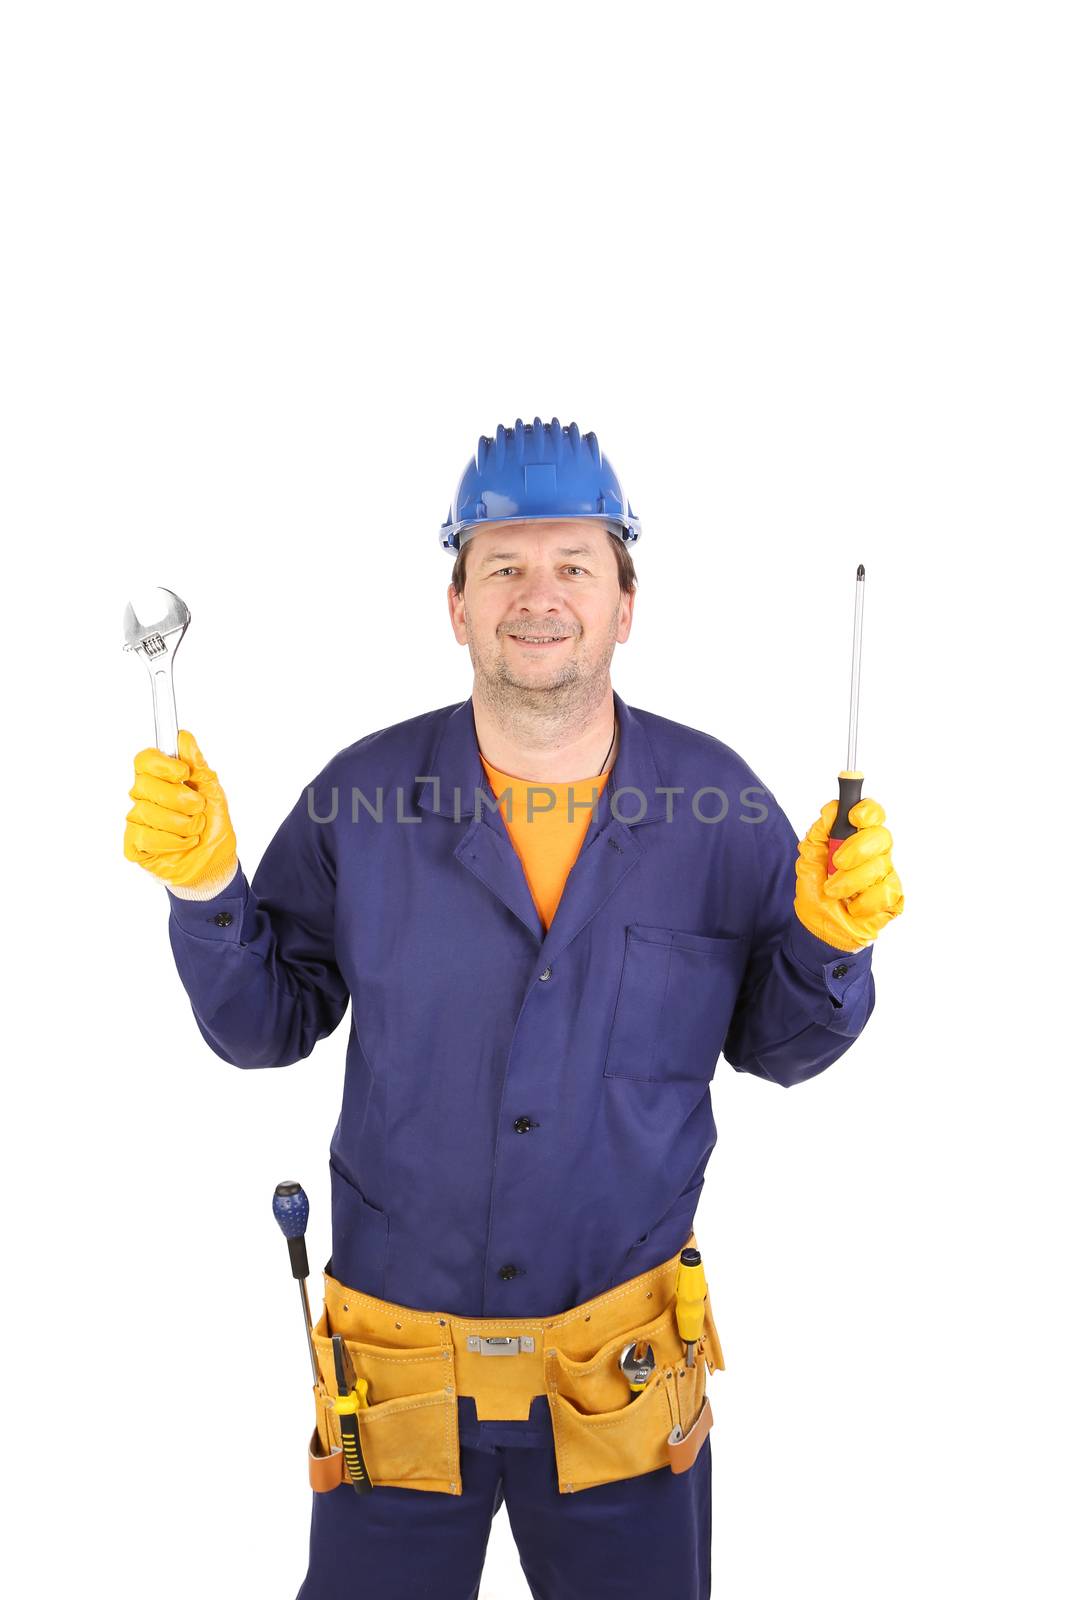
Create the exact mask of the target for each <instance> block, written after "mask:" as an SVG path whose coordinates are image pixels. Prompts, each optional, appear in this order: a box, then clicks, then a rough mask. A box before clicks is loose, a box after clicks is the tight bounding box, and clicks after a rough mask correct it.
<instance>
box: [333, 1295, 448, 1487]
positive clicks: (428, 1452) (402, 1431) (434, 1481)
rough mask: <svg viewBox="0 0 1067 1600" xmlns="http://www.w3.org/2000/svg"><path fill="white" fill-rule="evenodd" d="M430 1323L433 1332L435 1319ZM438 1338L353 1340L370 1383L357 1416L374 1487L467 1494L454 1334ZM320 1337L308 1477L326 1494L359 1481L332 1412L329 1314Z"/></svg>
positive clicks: (349, 1342)
mask: <svg viewBox="0 0 1067 1600" xmlns="http://www.w3.org/2000/svg"><path fill="white" fill-rule="evenodd" d="M338 1287H340V1286H338ZM425 1320H426V1323H427V1328H426V1330H425V1331H426V1333H428V1332H429V1330H430V1328H431V1327H432V1326H434V1325H435V1319H430V1318H427V1319H425ZM406 1331H407V1332H408V1336H410V1330H406ZM401 1332H402V1333H403V1332H405V1330H401ZM437 1332H438V1333H439V1335H440V1337H439V1339H438V1341H437V1342H436V1343H425V1344H420V1345H412V1346H408V1347H397V1348H393V1347H390V1346H387V1345H384V1344H372V1343H369V1342H367V1341H365V1340H361V1339H350V1338H348V1337H346V1338H345V1344H346V1346H347V1347H348V1351H349V1354H350V1355H351V1357H352V1361H353V1364H354V1366H355V1369H356V1372H357V1374H358V1375H359V1377H361V1378H366V1379H367V1383H368V1395H369V1398H370V1399H371V1402H372V1403H371V1404H370V1405H367V1406H361V1407H360V1408H359V1410H358V1411H357V1412H356V1413H355V1418H356V1422H357V1424H358V1427H359V1439H360V1445H361V1447H362V1450H363V1458H364V1461H365V1462H366V1466H367V1475H368V1477H369V1478H370V1481H371V1484H372V1485H382V1486H393V1487H397V1488H403V1489H433V1490H437V1491H439V1492H443V1493H445V1494H458V1493H459V1492H460V1476H459V1426H458V1409H457V1405H456V1386H455V1370H454V1365H453V1358H452V1343H451V1339H450V1337H449V1334H448V1330H447V1328H441V1327H438V1328H437ZM423 1336H424V1335H423V1334H422V1333H420V1334H419V1337H423ZM312 1337H313V1342H314V1345H315V1354H316V1356H317V1357H318V1364H319V1373H320V1375H321V1376H320V1381H319V1383H318V1384H316V1386H315V1431H314V1433H313V1434H312V1435H311V1442H310V1444H309V1446H308V1477H309V1478H310V1481H311V1487H312V1488H313V1489H314V1490H316V1491H317V1492H319V1493H323V1492H327V1491H329V1490H331V1489H336V1488H337V1487H338V1485H339V1484H342V1483H347V1484H350V1483H351V1482H352V1478H351V1475H350V1473H349V1471H348V1467H347V1465H346V1463H345V1459H344V1455H343V1453H342V1447H341V1426H340V1419H339V1418H338V1415H337V1412H336V1411H335V1409H334V1407H333V1405H332V1401H333V1400H334V1399H335V1398H336V1395H337V1383H336V1378H335V1375H334V1362H333V1350H332V1346H331V1343H330V1326H329V1316H328V1313H327V1311H325V1310H324V1311H323V1313H322V1316H321V1317H320V1318H319V1320H318V1322H317V1323H316V1324H315V1328H314V1330H313V1334H312Z"/></svg>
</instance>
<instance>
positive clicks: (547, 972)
mask: <svg viewBox="0 0 1067 1600" xmlns="http://www.w3.org/2000/svg"><path fill="white" fill-rule="evenodd" d="M551 976H552V968H551V967H546V968H545V970H544V972H542V973H541V982H542V983H547V982H548V980H549V978H551Z"/></svg>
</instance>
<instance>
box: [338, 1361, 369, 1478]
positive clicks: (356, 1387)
mask: <svg viewBox="0 0 1067 1600" xmlns="http://www.w3.org/2000/svg"><path fill="white" fill-rule="evenodd" d="M330 1342H331V1344H332V1345H333V1367H334V1375H335V1377H336V1379H337V1393H336V1395H333V1396H331V1403H332V1405H333V1408H334V1411H335V1412H336V1413H337V1420H338V1422H339V1423H340V1424H341V1448H342V1450H343V1451H344V1457H345V1465H346V1466H347V1468H348V1473H349V1476H350V1478H351V1479H352V1487H353V1489H355V1491H356V1493H357V1494H369V1493H370V1491H371V1490H372V1489H373V1488H374V1485H373V1484H372V1483H371V1481H370V1474H369V1473H368V1471H367V1463H366V1462H365V1461H364V1459H363V1447H362V1445H361V1444H360V1440H359V1423H358V1421H357V1420H356V1413H357V1412H358V1411H361V1410H362V1409H363V1408H364V1407H365V1406H366V1405H367V1380H366V1378H357V1377H356V1369H355V1367H354V1366H353V1364H352V1357H351V1356H350V1355H349V1353H348V1348H347V1346H346V1345H345V1341H344V1339H343V1338H342V1337H341V1335H340V1334H339V1333H335V1334H334V1335H333V1337H332V1339H331V1341H330Z"/></svg>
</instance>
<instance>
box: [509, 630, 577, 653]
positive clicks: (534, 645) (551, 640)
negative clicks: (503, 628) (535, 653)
mask: <svg viewBox="0 0 1067 1600" xmlns="http://www.w3.org/2000/svg"><path fill="white" fill-rule="evenodd" d="M507 637H508V638H509V639H514V641H515V643H516V644H521V645H524V646H525V647H526V649H527V650H547V649H548V648H549V646H550V645H554V644H563V643H564V642H565V640H567V639H569V638H570V634H569V633H564V634H544V635H541V636H538V635H537V634H523V633H509V634H508V636H507Z"/></svg>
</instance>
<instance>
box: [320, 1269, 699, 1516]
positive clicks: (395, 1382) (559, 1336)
mask: <svg viewBox="0 0 1067 1600" xmlns="http://www.w3.org/2000/svg"><path fill="white" fill-rule="evenodd" d="M689 1242H690V1243H692V1242H694V1241H693V1239H692V1238H690V1240H689ZM680 1254H681V1252H680V1251H679V1252H678V1254H676V1255H674V1256H672V1257H670V1258H669V1259H668V1260H667V1261H665V1262H663V1263H662V1264H661V1265H660V1266H658V1267H654V1268H652V1269H651V1270H650V1271H648V1272H645V1273H642V1274H641V1275H639V1276H638V1277H635V1278H631V1279H629V1280H628V1281H627V1282H626V1283H623V1284H620V1285H618V1286H617V1287H616V1288H614V1289H610V1290H607V1291H606V1292H605V1293H604V1294H601V1295H597V1296H596V1297H595V1298H594V1299H592V1300H587V1301H584V1302H583V1303H582V1304H581V1305H578V1306H574V1307H572V1308H571V1309H570V1310H568V1311H565V1312H562V1313H560V1314H559V1315H558V1316H555V1317H549V1318H546V1319H539V1318H518V1319H511V1318H504V1319H490V1318H486V1319H482V1318H469V1317H456V1316H449V1315H444V1314H441V1313H437V1312H433V1311H423V1310H415V1309H413V1308H411V1307H408V1306H401V1305H397V1304H394V1303H392V1302H388V1301H383V1300H376V1299H373V1298H372V1297H370V1296H367V1295H363V1294H361V1293H360V1292H359V1291H357V1290H353V1289H350V1288H348V1287H346V1286H345V1285H344V1284H342V1283H340V1282H339V1281H338V1280H337V1279H335V1278H333V1277H331V1276H330V1274H329V1273H327V1274H325V1279H326V1297H325V1301H326V1303H325V1307H324V1309H323V1313H322V1316H321V1317H320V1318H319V1320H318V1322H317V1323H316V1325H315V1328H314V1330H313V1333H312V1339H313V1343H314V1346H315V1353H316V1357H317V1359H318V1366H319V1373H320V1381H319V1383H318V1384H317V1385H316V1386H315V1418H316V1426H315V1432H314V1433H313V1434H312V1436H311V1442H310V1445H309V1448H308V1475H309V1477H310V1480H311V1487H312V1488H313V1489H315V1490H316V1491H318V1492H320V1493H321V1492H325V1491H329V1490H331V1489H334V1488H337V1487H338V1485H340V1484H346V1483H347V1484H350V1483H351V1482H352V1479H351V1476H350V1474H349V1470H348V1466H347V1463H346V1462H345V1459H344V1455H343V1453H342V1441H341V1428H340V1421H339V1417H338V1414H337V1411H336V1410H335V1408H334V1405H333V1401H334V1400H335V1399H336V1397H337V1384H336V1377H335V1368H334V1360H333V1350H332V1346H331V1342H330V1340H331V1335H341V1336H342V1337H343V1338H344V1341H345V1345H346V1348H347V1350H348V1353H349V1355H350V1356H351V1357H352V1365H353V1367H354V1369H355V1372H356V1375H357V1376H358V1377H359V1378H365V1379H366V1380H367V1399H368V1401H369V1402H370V1403H369V1404H368V1405H365V1406H360V1407H359V1409H358V1410H357V1411H356V1412H355V1419H356V1423H357V1425H358V1428H359V1440H360V1445H361V1448H362V1452H363V1458H364V1461H365V1463H366V1469H367V1476H368V1477H369V1479H370V1482H371V1485H372V1487H373V1486H376V1485H379V1484H381V1485H391V1486H395V1487H398V1488H403V1489H428V1490H436V1491H438V1492H439V1493H444V1494H462V1492H463V1483H462V1479H461V1477H460V1446H459V1415H458V1402H457V1395H458V1394H459V1393H460V1392H462V1393H463V1394H465V1395H468V1394H469V1395H471V1396H472V1397H473V1398H474V1400H475V1404H476V1407H477V1414H478V1416H479V1418H480V1419H481V1420H482V1421H486V1420H490V1421H491V1420H494V1419H511V1418H514V1419H516V1420H525V1419H526V1417H527V1414H528V1412H529V1408H530V1405H531V1403H532V1400H533V1398H534V1397H535V1396H536V1395H539V1394H546V1395H547V1399H548V1405H549V1410H550V1415H551V1421H552V1436H553V1442H554V1445H555V1457H556V1472H557V1478H558V1483H559V1488H560V1492H561V1493H563V1494H571V1493H574V1492H576V1491H578V1490H580V1489H592V1488H595V1487H596V1486H597V1485H598V1484H601V1483H613V1482H615V1481H616V1480H617V1479H620V1478H632V1477H637V1476H639V1475H640V1474H642V1473H645V1472H654V1471H655V1470H656V1469H657V1468H658V1467H667V1466H669V1467H670V1468H671V1470H672V1471H673V1472H685V1471H687V1470H688V1468H689V1467H691V1466H692V1464H693V1462H694V1461H695V1460H696V1456H697V1453H698V1451H699V1449H700V1446H701V1445H702V1444H703V1442H704V1440H705V1439H706V1438H707V1434H708V1429H709V1428H710V1427H711V1422H712V1416H711V1408H710V1406H709V1405H708V1401H707V1395H706V1392H705V1389H706V1384H707V1376H708V1373H709V1372H713V1371H715V1370H716V1368H721V1367H722V1366H723V1359H722V1350H721V1347H720V1345H719V1337H718V1334H717V1333H716V1331H715V1323H714V1321H713V1319H712V1314H711V1306H710V1303H709V1301H708V1300H707V1299H705V1302H704V1328H703V1333H702V1335H701V1337H700V1338H699V1339H698V1340H697V1341H696V1342H695V1345H694V1352H693V1354H694V1360H693V1365H692V1366H691V1367H688V1366H686V1363H685V1355H686V1351H685V1345H684V1344H683V1342H682V1339H681V1336H680V1334H679V1332H678V1327H677V1322H676V1320H675V1303H674V1291H675V1286H676V1283H677V1276H678V1260H679V1255H680ZM639 1338H640V1339H647V1340H648V1341H649V1343H650V1344H651V1345H652V1350H653V1356H654V1358H655V1367H654V1370H653V1373H652V1376H651V1377H650V1378H649V1380H648V1382H647V1384H646V1385H645V1387H644V1389H643V1390H642V1391H641V1393H640V1394H638V1395H636V1396H634V1395H632V1393H631V1390H630V1386H629V1383H628V1381H627V1379H626V1377H625V1375H624V1373H623V1372H622V1370H621V1368H620V1367H619V1355H620V1353H621V1351H622V1350H623V1348H624V1347H625V1346H626V1345H627V1344H629V1343H630V1342H631V1341H632V1340H634V1339H639ZM517 1341H521V1353H520V1352H518V1351H516V1352H514V1353H511V1354H500V1353H499V1352H498V1353H496V1354H490V1353H485V1352H484V1350H483V1347H484V1346H489V1347H492V1346H499V1345H500V1344H504V1345H508V1344H512V1345H514V1344H516V1342H517ZM457 1373H458V1380H457Z"/></svg>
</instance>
